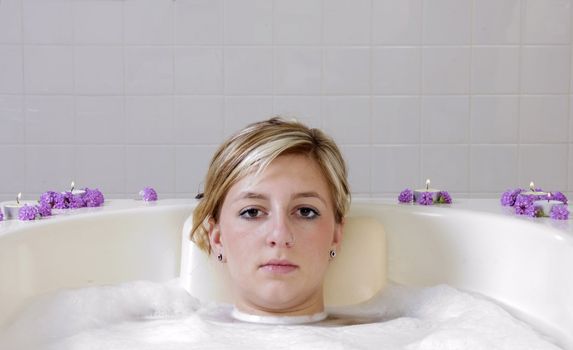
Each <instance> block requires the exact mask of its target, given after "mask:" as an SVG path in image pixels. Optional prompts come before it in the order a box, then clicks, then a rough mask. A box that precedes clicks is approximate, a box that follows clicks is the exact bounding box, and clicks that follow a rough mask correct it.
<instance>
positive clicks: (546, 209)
mask: <svg viewBox="0 0 573 350" xmlns="http://www.w3.org/2000/svg"><path fill="white" fill-rule="evenodd" d="M551 197H552V195H551V192H549V193H548V194H547V199H540V200H536V201H535V202H533V206H534V207H536V208H539V209H540V211H541V215H542V216H551V209H552V208H553V206H554V205H563V202H561V201H555V200H552V199H551Z"/></svg>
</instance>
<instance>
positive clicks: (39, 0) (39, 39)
mask: <svg viewBox="0 0 573 350" xmlns="http://www.w3.org/2000/svg"><path fill="white" fill-rule="evenodd" d="M21 1H22V24H23V32H22V33H23V35H24V42H25V43H27V44H71V43H72V41H73V32H74V31H73V6H72V4H73V2H72V1H68V0H52V1H46V0H21Z"/></svg>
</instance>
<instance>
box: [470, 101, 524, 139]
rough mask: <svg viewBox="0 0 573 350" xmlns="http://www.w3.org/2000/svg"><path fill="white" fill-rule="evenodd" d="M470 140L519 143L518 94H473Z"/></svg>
mask: <svg viewBox="0 0 573 350" xmlns="http://www.w3.org/2000/svg"><path fill="white" fill-rule="evenodd" d="M470 119H471V126H470V133H471V137H470V140H471V142H472V143H474V144H479V143H517V142H518V125H519V97H518V96H475V95H474V96H472V103H471V118H470Z"/></svg>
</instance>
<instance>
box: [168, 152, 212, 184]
mask: <svg viewBox="0 0 573 350" xmlns="http://www.w3.org/2000/svg"><path fill="white" fill-rule="evenodd" d="M217 147H218V146H177V147H176V149H175V161H176V169H177V172H176V173H175V189H176V191H177V192H189V193H194V194H197V193H200V192H203V190H204V188H205V176H206V175H207V170H208V169H209V163H210V162H211V158H213V155H214V154H215V151H216V150H217Z"/></svg>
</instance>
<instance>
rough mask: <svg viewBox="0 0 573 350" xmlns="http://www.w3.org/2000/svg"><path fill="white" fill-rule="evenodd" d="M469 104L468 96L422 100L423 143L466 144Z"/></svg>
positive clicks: (435, 97)
mask: <svg viewBox="0 0 573 350" xmlns="http://www.w3.org/2000/svg"><path fill="white" fill-rule="evenodd" d="M469 115H470V103H469V97H468V96H426V97H423V98H422V142H423V143H467V142H468V141H469Z"/></svg>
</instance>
